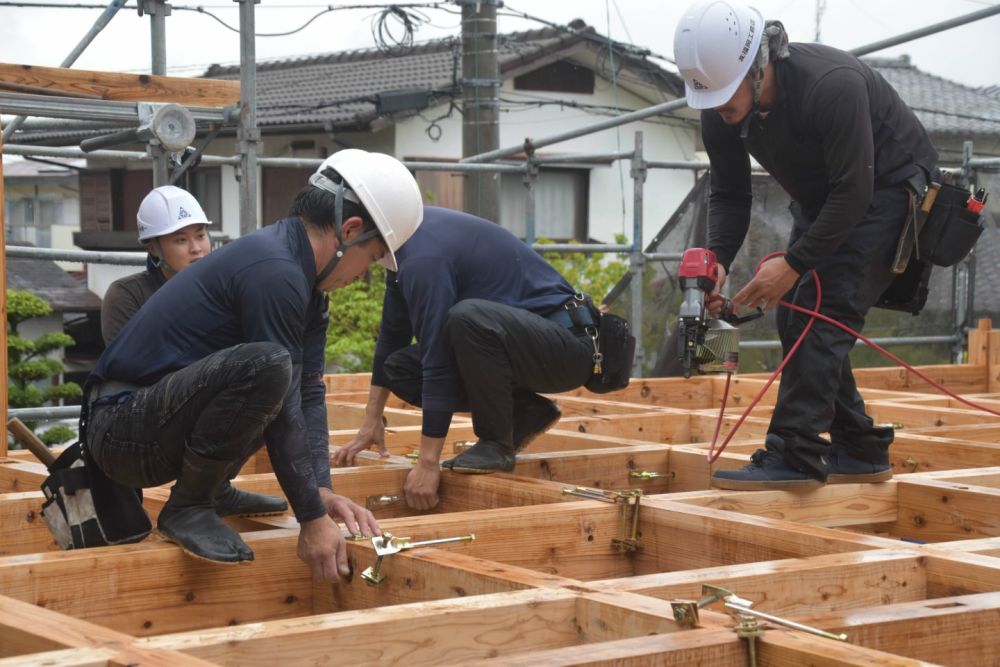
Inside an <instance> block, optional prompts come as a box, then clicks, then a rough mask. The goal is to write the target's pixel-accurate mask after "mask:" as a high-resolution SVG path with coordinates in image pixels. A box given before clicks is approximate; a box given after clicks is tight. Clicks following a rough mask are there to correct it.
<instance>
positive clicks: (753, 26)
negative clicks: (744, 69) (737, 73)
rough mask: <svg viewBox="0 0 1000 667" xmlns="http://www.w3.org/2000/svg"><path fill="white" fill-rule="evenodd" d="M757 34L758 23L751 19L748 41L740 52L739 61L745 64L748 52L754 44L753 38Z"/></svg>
mask: <svg viewBox="0 0 1000 667" xmlns="http://www.w3.org/2000/svg"><path fill="white" fill-rule="evenodd" d="M756 32H757V21H755V20H754V19H750V28H749V30H747V41H745V42H744V43H743V50H742V51H741V52H740V57H739V61H740V62H743V59H744V58H746V57H747V52H748V51H750V45H751V44H753V36H754V34H755V33H756Z"/></svg>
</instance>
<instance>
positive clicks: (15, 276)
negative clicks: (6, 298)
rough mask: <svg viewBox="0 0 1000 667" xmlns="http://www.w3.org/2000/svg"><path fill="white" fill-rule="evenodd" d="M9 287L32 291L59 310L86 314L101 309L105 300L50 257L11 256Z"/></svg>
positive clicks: (8, 265) (8, 276)
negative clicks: (49, 258)
mask: <svg viewBox="0 0 1000 667" xmlns="http://www.w3.org/2000/svg"><path fill="white" fill-rule="evenodd" d="M10 245H27V244H24V243H11V244H10ZM7 289H17V290H24V291H26V292H31V293H32V294H34V295H35V296H38V297H41V298H42V299H45V300H46V301H48V302H49V305H50V306H52V310H54V311H56V312H71V313H83V312H88V311H94V310H100V309H101V300H100V299H99V298H98V297H97V295H96V294H94V293H93V292H91V291H90V290H89V289H87V286H86V283H84V282H83V281H81V280H78V279H76V278H74V277H73V276H71V275H69V274H68V273H66V272H65V271H63V270H62V269H60V268H59V266H58V265H57V264H56V263H55V262H53V261H51V260H47V259H27V258H24V257H8V258H7Z"/></svg>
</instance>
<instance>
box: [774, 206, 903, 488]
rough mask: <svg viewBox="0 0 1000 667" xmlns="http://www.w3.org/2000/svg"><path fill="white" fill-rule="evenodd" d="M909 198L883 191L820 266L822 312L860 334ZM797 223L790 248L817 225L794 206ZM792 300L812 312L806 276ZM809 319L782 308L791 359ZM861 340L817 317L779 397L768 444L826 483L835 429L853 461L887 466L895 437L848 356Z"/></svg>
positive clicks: (811, 284) (812, 289)
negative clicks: (877, 425)
mask: <svg viewBox="0 0 1000 667" xmlns="http://www.w3.org/2000/svg"><path fill="white" fill-rule="evenodd" d="M908 207H909V195H908V192H907V190H905V189H904V188H903V187H902V186H900V187H896V188H886V189H882V190H876V191H875V194H874V198H873V199H872V203H871V206H870V207H869V209H868V212H867V214H866V215H865V218H864V219H863V220H862V221H861V222H860V223H858V226H857V227H855V228H854V230H853V231H852V232H851V234H850V235H849V236H848V237H847V239H846V240H845V241H844V242H843V243H842V244H841V245H840V247H839V248H837V250H836V251H835V252H834V253H833V255H831V256H830V257H829V258H827V259H825V260H824V261H823V262H822V263H820V265H819V266H817V267H816V272H817V273H818V274H819V280H820V285H821V287H822V295H823V302H822V306H821V308H820V312H821V313H823V314H824V315H826V316H827V317H830V318H832V319H834V320H836V321H838V322H840V323H842V324H845V325H847V326H848V327H850V328H852V329H854V330H855V331H859V332H860V331H861V329H862V327H864V324H865V316H866V315H867V313H868V310H869V309H870V308H871V307H872V306H873V305H874V304H875V302H876V301H877V300H878V297H879V296H880V295H881V294H882V292H884V291H885V289H886V288H887V287H888V286H889V284H890V283H891V282H892V280H893V278H894V274H893V273H892V272H891V271H890V270H889V267H890V265H891V263H892V258H893V254H894V252H895V249H896V243H897V242H898V240H899V235H900V233H901V231H902V228H903V223H904V222H905V220H906V216H907V213H908ZM792 216H793V218H794V221H795V225H794V227H793V229H792V235H791V241H790V243H789V245H791V244H793V243H795V241H796V240H798V239H799V237H801V236H802V234H804V233H805V231H806V229H807V228H808V226H809V224H810V221H809V220H808V219H807V218H806V217H805V216H804V215H803V214H802V211H801V209H799V207H798V206H797V205H796V204H793V205H792ZM785 300H786V301H789V302H791V303H795V304H796V305H798V306H802V307H805V308H809V309H813V308H814V306H815V304H816V284H815V281H814V280H813V278H812V275H811V274H810V273H808V272H807V273H805V274H803V276H802V278H801V279H800V281H799V285H798V287H797V289H793V290H792V291H791V292H789V293H788V294H787V295H786V296H785ZM808 320H809V316H808V315H804V314H801V313H796V312H794V311H792V310H790V309H788V308H785V307H783V306H782V307H779V308H778V311H777V322H778V333H779V335H780V336H781V344H782V348H783V350H784V353H785V354H786V355H787V354H788V351H789V350H790V349H791V347H792V345H794V344H795V341H796V340H797V339H798V337H799V335H800V334H801V333H802V331H803V329H804V327H805V325H806V323H807V322H808ZM854 340H855V339H854V337H853V336H851V335H850V334H848V333H846V332H845V331H843V330H842V329H839V328H837V327H835V326H833V325H832V324H828V323H826V322H822V321H819V320H817V321H816V322H815V323H814V324H813V326H812V329H811V330H810V331H809V333H808V334H806V337H805V339H804V340H803V341H802V345H801V346H800V347H799V349H798V351H797V352H796V353H795V356H794V357H792V359H791V361H789V363H788V365H787V366H786V367H785V370H784V371H783V372H782V374H781V385H780V388H779V390H778V400H777V402H776V403H775V406H774V413H773V414H772V416H771V424H770V427H769V429H768V431H769V434H773V435H776V436H778V437H777V438H774V437H769V438H768V439H767V447H768V449H771V450H776V451H778V452H780V453H781V454H782V455H783V456H784V458H785V460H786V462H788V463H789V464H790V465H792V466H793V467H795V468H797V469H799V470H801V471H802V472H805V473H807V474H809V475H811V476H813V477H816V478H817V479H821V480H825V479H826V474H827V471H826V466H825V465H824V462H823V460H822V459H823V458H824V457H826V456H827V454H828V450H829V443H828V442H827V441H826V440H824V439H823V438H821V437H820V436H819V434H820V433H825V432H829V433H830V436H831V439H832V440H833V442H834V443H835V444H838V445H842V446H844V447H845V448H846V450H847V453H848V454H850V455H851V456H853V457H855V458H858V459H861V460H863V461H868V462H871V463H880V462H886V461H887V449H888V446H889V441H891V438H887V437H885V436H884V435H882V436H881V437H879V435H877V434H876V433H875V432H874V431H873V423H872V419H871V418H870V417H869V416H868V415H867V414H866V413H865V405H864V401H863V400H862V399H861V395H860V394H859V393H858V389H857V385H856V384H855V382H854V375H853V374H852V373H851V361H850V358H849V356H848V355H849V354H850V352H851V349H852V348H853V347H854Z"/></svg>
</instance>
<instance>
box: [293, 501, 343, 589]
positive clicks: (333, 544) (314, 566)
mask: <svg viewBox="0 0 1000 667" xmlns="http://www.w3.org/2000/svg"><path fill="white" fill-rule="evenodd" d="M298 554H299V558H301V559H302V560H303V561H305V563H306V565H308V566H309V569H310V570H311V571H312V576H313V579H317V580H321V581H330V582H333V583H337V582H338V581H339V577H349V576H350V575H351V568H350V566H349V565H348V563H347V543H346V542H345V541H344V536H343V535H341V534H340V528H338V527H337V524H336V523H334V522H333V519H331V518H330V517H328V516H321V517H319V518H318V519H313V520H312V521H306V522H305V523H303V524H302V525H301V526H300V529H299V545H298Z"/></svg>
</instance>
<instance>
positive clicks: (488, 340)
mask: <svg viewBox="0 0 1000 667" xmlns="http://www.w3.org/2000/svg"><path fill="white" fill-rule="evenodd" d="M445 337H446V340H447V343H448V345H449V346H450V348H451V350H452V352H453V354H454V360H455V366H456V368H457V371H458V375H459V377H460V379H461V387H460V389H461V391H460V392H459V393H460V395H459V400H458V404H457V405H456V411H458V412H466V411H469V412H471V413H472V427H473V430H474V431H475V433H476V435H477V436H478V437H479V438H480V439H482V440H495V441H497V442H501V443H504V444H506V445H508V446H512V443H513V420H514V417H515V414H514V412H515V403H516V402H518V401H520V400H522V399H526V398H530V397H532V396H533V395H534V394H536V393H554V392H561V391H569V390H570V389H575V388H577V387H579V386H581V385H583V383H585V382H586V381H587V380H588V379H589V378H590V376H591V374H592V373H593V366H594V364H593V354H594V348H593V344H592V343H591V339H590V338H589V337H588V336H587V335H586V334H585V333H583V332H580V333H574V331H573V330H571V329H568V328H566V327H564V326H562V325H560V324H556V323H555V322H552V321H550V320H547V319H545V318H544V317H541V316H539V315H535V314H534V313H532V312H529V311H527V310H523V309H521V308H512V307H511V306H505V305H503V304H499V303H494V302H492V301H485V300H482V299H468V300H466V301H462V302H460V303H458V304H456V305H455V306H453V307H452V308H451V310H450V311H449V312H448V320H447V323H446V324H445ZM385 373H386V376H387V377H388V379H389V389H390V390H391V391H392V392H393V393H394V394H396V395H397V396H399V397H400V398H401V399H403V400H404V401H406V402H407V403H410V404H413V405H418V406H419V405H420V404H421V398H420V397H421V385H422V380H421V378H422V369H421V365H420V353H419V351H418V350H417V346H416V345H412V346H410V347H407V348H403V349H401V350H398V351H396V352H394V353H393V354H391V355H389V357H388V358H387V359H386V361H385Z"/></svg>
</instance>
